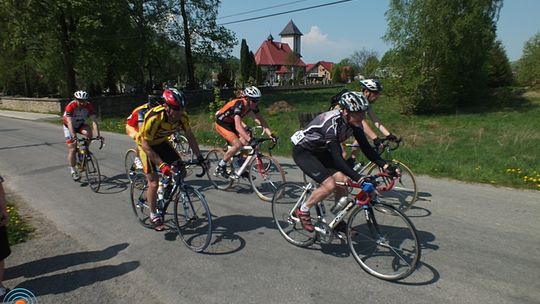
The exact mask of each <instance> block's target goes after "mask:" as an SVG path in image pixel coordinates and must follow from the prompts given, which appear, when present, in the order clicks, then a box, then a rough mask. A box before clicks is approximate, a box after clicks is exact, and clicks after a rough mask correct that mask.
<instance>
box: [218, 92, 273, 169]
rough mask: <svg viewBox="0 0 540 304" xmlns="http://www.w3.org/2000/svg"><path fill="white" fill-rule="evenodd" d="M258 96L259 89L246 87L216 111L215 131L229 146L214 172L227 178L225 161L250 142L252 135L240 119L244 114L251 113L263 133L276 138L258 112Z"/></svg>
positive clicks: (259, 93)
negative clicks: (236, 96)
mask: <svg viewBox="0 0 540 304" xmlns="http://www.w3.org/2000/svg"><path fill="white" fill-rule="evenodd" d="M260 98H261V91H260V90H259V89H258V88H257V87H254V86H251V87H247V88H245V89H244V90H243V91H242V94H241V95H240V96H239V97H238V98H236V99H233V100H231V101H229V102H228V103H226V104H225V105H224V106H223V107H222V108H221V109H220V110H219V111H218V112H217V113H216V126H215V127H216V131H217V132H218V133H219V135H221V137H223V138H224V139H225V140H227V142H228V143H229V145H231V148H230V149H228V150H227V152H226V153H225V155H224V156H223V159H222V160H220V161H219V164H218V166H217V168H216V172H215V174H219V175H221V176H223V177H225V178H228V173H227V162H229V161H230V160H231V158H232V157H233V156H234V155H235V154H236V153H237V152H238V151H240V149H241V148H242V147H243V146H245V145H248V144H249V143H250V142H251V139H252V136H251V134H250V133H249V132H248V131H247V130H246V124H245V123H244V122H243V121H242V118H243V117H244V116H246V115H248V114H251V115H253V116H254V120H255V122H256V123H257V124H259V125H261V126H262V127H263V131H264V133H266V134H267V135H268V136H269V137H271V138H272V140H273V141H274V142H275V141H276V140H277V138H276V137H275V136H274V135H273V134H272V131H271V130H270V127H269V126H268V124H267V123H266V120H265V119H264V118H263V117H262V116H261V114H259V107H258V105H259V100H260Z"/></svg>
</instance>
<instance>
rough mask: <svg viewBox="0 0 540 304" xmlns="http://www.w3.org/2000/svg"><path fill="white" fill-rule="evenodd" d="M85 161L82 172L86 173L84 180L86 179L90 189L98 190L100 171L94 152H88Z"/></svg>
mask: <svg viewBox="0 0 540 304" xmlns="http://www.w3.org/2000/svg"><path fill="white" fill-rule="evenodd" d="M85 162H86V164H85V171H84V173H85V175H86V181H88V185H89V186H90V189H92V191H94V192H98V191H99V186H100V185H101V173H100V172H99V164H98V161H97V159H96V157H95V156H94V154H92V153H90V152H88V154H87V155H86V158H85Z"/></svg>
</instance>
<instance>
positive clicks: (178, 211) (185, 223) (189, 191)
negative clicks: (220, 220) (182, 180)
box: [174, 185, 212, 252]
mask: <svg viewBox="0 0 540 304" xmlns="http://www.w3.org/2000/svg"><path fill="white" fill-rule="evenodd" d="M174 202H175V204H174V218H175V221H174V222H175V225H176V230H177V231H178V236H179V237H180V238H181V239H182V241H183V242H184V244H186V246H187V247H188V248H189V249H191V250H193V251H195V252H201V251H203V250H205V249H206V247H208V245H209V244H210V241H211V240H212V214H211V213H210V208H209V207H208V203H207V202H206V198H205V197H204V195H203V194H201V193H200V192H199V191H198V190H197V189H195V188H193V187H191V186H188V185H185V190H182V191H180V193H179V194H177V195H176V197H175V198H174Z"/></svg>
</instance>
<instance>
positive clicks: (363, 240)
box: [272, 173, 421, 281]
mask: <svg viewBox="0 0 540 304" xmlns="http://www.w3.org/2000/svg"><path fill="white" fill-rule="evenodd" d="M386 180H390V181H391V182H390V183H388V184H386ZM392 181H393V179H392V178H391V177H390V176H389V175H387V174H384V173H378V174H377V175H372V176H369V177H366V178H365V180H364V182H363V183H355V182H350V181H349V182H347V183H337V184H340V185H343V186H347V187H353V188H359V189H360V191H359V192H358V193H357V194H356V195H355V197H354V199H353V198H348V197H342V198H341V199H340V200H339V201H338V202H337V203H335V204H334V206H333V207H332V208H331V210H330V213H327V211H326V207H325V203H324V201H322V202H319V203H318V204H317V205H316V206H315V210H316V215H315V216H313V215H312V223H313V226H314V227H315V231H314V232H311V233H310V232H307V231H306V230H304V229H303V228H302V225H301V223H300V219H299V218H298V217H297V216H296V215H295V210H296V209H297V208H299V207H300V205H301V204H302V203H303V202H304V201H305V200H306V199H307V198H308V197H309V196H310V194H311V192H312V191H313V189H314V184H312V183H308V184H307V185H300V184H298V183H293V182H287V183H284V184H283V185H281V186H280V187H279V189H278V190H277V191H276V192H275V194H274V197H273V198H272V216H273V218H274V221H275V223H276V225H277V228H278V230H279V232H280V233H281V235H282V236H283V237H284V238H285V239H286V240H287V241H288V242H290V243H291V244H294V245H296V246H300V247H308V246H310V245H312V244H313V243H315V242H316V241H319V242H320V243H323V244H329V243H331V242H332V241H333V239H334V238H335V237H338V238H346V240H347V243H348V245H349V249H350V250H351V253H352V255H353V257H354V259H355V260H356V261H357V262H358V264H359V265H360V267H362V269H364V270H365V271H366V272H367V273H369V274H371V275H373V276H375V277H377V278H380V279H383V280H388V281H396V280H400V279H403V278H405V277H407V276H409V275H410V274H411V273H412V272H413V271H414V270H415V269H416V267H417V265H418V262H419V261H420V256H421V248H420V241H419V239H418V233H417V231H416V228H415V227H414V225H413V223H412V222H411V221H410V220H409V218H408V217H407V216H406V215H405V214H404V213H403V212H401V211H400V210H399V209H397V208H395V207H394V206H392V205H390V204H387V203H383V202H382V201H381V200H380V199H379V193H380V192H384V191H389V190H391V188H392V187H393V186H394V184H393V182H392ZM344 220H346V221H344ZM342 233H343V234H344V235H345V237H343V235H342Z"/></svg>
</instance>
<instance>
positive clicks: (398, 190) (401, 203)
mask: <svg viewBox="0 0 540 304" xmlns="http://www.w3.org/2000/svg"><path fill="white" fill-rule="evenodd" d="M393 164H394V165H396V166H398V167H399V169H400V170H401V176H400V177H399V178H398V179H397V180H396V181H395V183H394V187H393V188H392V190H390V191H386V192H381V196H380V199H381V200H382V201H383V202H385V203H388V204H391V205H393V206H394V207H396V208H398V209H399V210H400V211H403V212H406V211H407V210H408V209H409V208H411V206H412V205H413V204H414V203H415V202H416V200H417V199H418V187H417V186H416V178H415V177H414V174H413V173H412V171H411V169H409V167H407V166H406V165H405V164H403V163H402V162H400V161H396V160H395V161H393ZM381 171H382V169H381V168H380V167H379V166H377V165H376V164H371V165H370V166H369V167H368V168H367V169H366V172H367V175H372V174H376V173H378V172H381ZM381 179H382V180H383V181H384V183H385V184H388V183H389V179H387V178H381Z"/></svg>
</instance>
